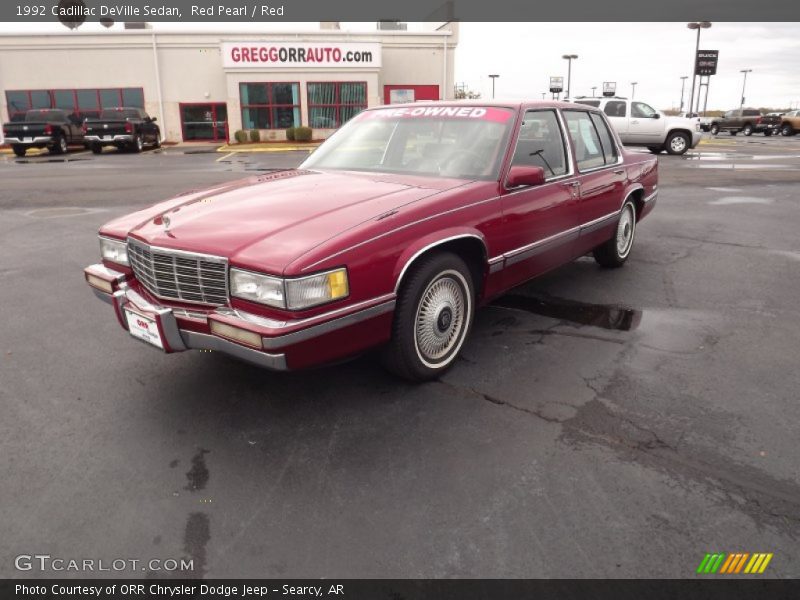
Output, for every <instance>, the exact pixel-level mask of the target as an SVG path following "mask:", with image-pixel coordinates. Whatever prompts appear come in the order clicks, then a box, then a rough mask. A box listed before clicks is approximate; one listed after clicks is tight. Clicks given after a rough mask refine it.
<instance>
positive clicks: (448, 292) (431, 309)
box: [414, 272, 468, 363]
mask: <svg viewBox="0 0 800 600" xmlns="http://www.w3.org/2000/svg"><path fill="white" fill-rule="evenodd" d="M457 277H458V274H457V273H455V272H445V273H442V274H441V276H439V277H437V278H436V279H434V280H433V281H431V282H430V284H428V287H427V288H426V289H425V291H424V292H423V293H422V297H421V298H420V301H419V304H418V307H417V315H416V319H415V321H414V344H415V346H416V348H417V352H418V353H419V355H420V358H421V359H422V360H423V361H424V362H425V363H436V362H439V361H442V360H443V359H446V358H447V357H448V355H449V354H450V353H451V352H452V351H453V349H454V348H456V346H458V345H459V343H460V341H461V339H462V337H463V332H464V329H465V327H466V325H467V318H468V315H467V300H466V296H465V289H464V286H463V284H462V283H461V282H460V281H459V280H458V279H457ZM459 279H460V277H459Z"/></svg>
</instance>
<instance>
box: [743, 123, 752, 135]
mask: <svg viewBox="0 0 800 600" xmlns="http://www.w3.org/2000/svg"><path fill="white" fill-rule="evenodd" d="M742 133H743V134H745V135H746V136H747V137H750V136H751V135H753V126H752V125H750V123H746V124H745V126H744V129H742Z"/></svg>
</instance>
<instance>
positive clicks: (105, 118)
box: [83, 106, 161, 154]
mask: <svg viewBox="0 0 800 600" xmlns="http://www.w3.org/2000/svg"><path fill="white" fill-rule="evenodd" d="M83 133H84V136H85V138H86V143H87V145H88V146H89V148H90V149H91V151H92V152H93V153H95V154H100V153H101V152H102V151H103V146H115V147H116V148H118V149H119V150H132V151H133V152H141V151H142V148H144V146H145V145H148V146H151V147H153V148H158V147H159V146H161V131H160V130H159V128H158V125H156V119H155V117H151V116H150V115H148V114H147V113H146V112H145V111H144V110H142V109H141V108H128V107H126V106H120V107H118V108H107V109H105V110H103V111H102V112H101V113H100V116H99V117H98V118H96V119H87V120H86V122H85V123H84V124H83Z"/></svg>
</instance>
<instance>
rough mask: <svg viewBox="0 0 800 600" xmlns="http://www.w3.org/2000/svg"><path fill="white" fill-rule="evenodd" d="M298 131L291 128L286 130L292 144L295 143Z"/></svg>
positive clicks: (287, 137)
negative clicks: (295, 134) (295, 135)
mask: <svg viewBox="0 0 800 600" xmlns="http://www.w3.org/2000/svg"><path fill="white" fill-rule="evenodd" d="M296 129H297V127H289V129H287V130H286V139H287V140H289V141H290V142H293V141H294V133H295V130H296Z"/></svg>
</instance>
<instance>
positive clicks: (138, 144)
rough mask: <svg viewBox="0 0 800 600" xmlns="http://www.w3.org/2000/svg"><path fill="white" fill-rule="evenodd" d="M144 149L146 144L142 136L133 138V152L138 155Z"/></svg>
mask: <svg viewBox="0 0 800 600" xmlns="http://www.w3.org/2000/svg"><path fill="white" fill-rule="evenodd" d="M142 148H144V142H142V136H140V135H135V136H133V143H132V144H131V150H132V151H133V152H135V153H136V154H139V152H141V151H142Z"/></svg>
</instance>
